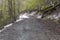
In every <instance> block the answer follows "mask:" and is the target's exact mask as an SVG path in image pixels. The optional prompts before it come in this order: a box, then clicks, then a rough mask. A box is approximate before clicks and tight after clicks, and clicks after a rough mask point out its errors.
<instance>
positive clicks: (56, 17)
mask: <svg viewBox="0 0 60 40" xmlns="http://www.w3.org/2000/svg"><path fill="white" fill-rule="evenodd" d="M31 16H35V17H36V18H38V19H40V18H41V17H42V15H39V14H36V12H31V13H30V14H29V13H24V14H20V15H19V17H18V19H17V20H16V21H15V22H19V21H21V20H24V19H25V18H30V17H31ZM59 17H60V14H58V15H56V14H55V15H50V16H48V17H47V19H48V18H51V19H58V18H59ZM12 25H13V23H10V24H8V25H6V26H4V28H3V29H2V30H0V32H2V31H3V30H5V29H6V28H7V27H10V26H12Z"/></svg>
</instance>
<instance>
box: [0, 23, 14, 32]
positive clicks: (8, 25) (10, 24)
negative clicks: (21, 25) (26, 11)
mask: <svg viewBox="0 0 60 40" xmlns="http://www.w3.org/2000/svg"><path fill="white" fill-rule="evenodd" d="M12 25H13V23H11V24H8V25H6V26H4V28H3V29H2V30H0V32H2V31H4V30H5V29H6V28H7V27H10V26H12Z"/></svg>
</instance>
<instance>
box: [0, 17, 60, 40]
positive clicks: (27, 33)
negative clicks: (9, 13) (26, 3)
mask: <svg viewBox="0 0 60 40" xmlns="http://www.w3.org/2000/svg"><path fill="white" fill-rule="evenodd" d="M59 32H60V24H59V23H55V22H53V21H51V20H49V21H48V20H41V19H36V18H29V19H24V20H22V21H20V22H17V23H15V24H13V25H12V26H11V27H8V28H7V29H5V30H4V31H2V32H1V33H0V40H60V33H59Z"/></svg>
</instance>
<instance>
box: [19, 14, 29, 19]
mask: <svg viewBox="0 0 60 40" xmlns="http://www.w3.org/2000/svg"><path fill="white" fill-rule="evenodd" d="M24 18H29V15H28V13H25V14H22V15H20V16H19V19H24Z"/></svg>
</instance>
